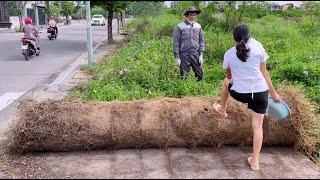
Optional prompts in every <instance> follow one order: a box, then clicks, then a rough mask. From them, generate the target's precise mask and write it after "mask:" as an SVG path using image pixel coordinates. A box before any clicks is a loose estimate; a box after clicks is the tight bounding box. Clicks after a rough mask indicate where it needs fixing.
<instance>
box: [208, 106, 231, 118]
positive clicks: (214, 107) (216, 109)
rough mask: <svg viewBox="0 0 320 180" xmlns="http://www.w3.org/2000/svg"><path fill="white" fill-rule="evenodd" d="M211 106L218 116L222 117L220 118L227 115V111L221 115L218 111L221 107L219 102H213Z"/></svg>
mask: <svg viewBox="0 0 320 180" xmlns="http://www.w3.org/2000/svg"><path fill="white" fill-rule="evenodd" d="M212 107H213V109H214V110H215V111H216V112H217V113H218V115H219V117H222V118H226V117H228V114H227V113H226V114H224V115H222V114H221V113H220V111H219V109H220V107H221V105H220V104H218V103H214V104H213V105H212Z"/></svg>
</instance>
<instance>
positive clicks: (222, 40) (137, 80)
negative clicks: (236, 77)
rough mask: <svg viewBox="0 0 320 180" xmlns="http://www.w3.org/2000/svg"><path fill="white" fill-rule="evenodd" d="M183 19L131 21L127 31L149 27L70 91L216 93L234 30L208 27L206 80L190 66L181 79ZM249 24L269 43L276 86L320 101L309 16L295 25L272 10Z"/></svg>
mask: <svg viewBox="0 0 320 180" xmlns="http://www.w3.org/2000/svg"><path fill="white" fill-rule="evenodd" d="M180 21H181V19H179V17H178V16H175V15H170V14H165V15H162V16H157V17H149V18H147V19H136V20H133V21H132V22H131V23H129V24H127V25H126V27H125V28H126V29H128V30H130V29H135V28H136V27H137V26H139V27H144V29H143V30H139V31H138V33H134V34H135V37H134V39H133V40H132V41H131V42H129V43H127V44H125V45H124V46H123V47H122V48H121V49H120V50H119V51H118V52H116V53H115V54H114V55H113V56H112V57H111V58H110V59H109V61H105V62H102V63H98V64H95V65H94V68H93V73H94V74H95V75H96V76H95V78H94V79H92V80H90V81H89V82H88V83H87V84H86V85H85V87H82V88H80V89H77V90H74V91H73V92H72V93H71V95H72V96H76V97H80V98H82V99H87V100H102V101H111V100H116V99H117V100H134V99H149V98H154V97H158V96H167V97H185V96H217V95H218V94H219V87H220V84H221V82H222V79H223V77H224V75H223V70H222V68H221V63H222V60H223V55H224V53H225V51H226V50H228V49H229V48H231V47H232V45H233V39H232V34H231V33H226V32H224V31H223V30H221V28H219V27H209V28H208V29H206V30H205V41H206V52H205V56H204V61H205V62H204V66H203V69H204V74H205V80H204V81H202V82H196V78H195V77H194V74H193V72H192V70H191V71H190V76H189V78H188V79H187V80H185V81H181V80H180V79H179V68H178V67H177V66H175V63H174V57H173V53H172V39H171V36H172V31H173V28H174V26H175V25H176V24H178V23H179V22H180ZM141 24H144V26H141ZM248 25H249V27H250V29H251V31H252V36H253V37H254V38H256V39H257V40H258V41H260V42H261V43H262V44H263V45H264V47H265V49H266V51H267V52H268V54H269V56H270V59H269V60H268V67H269V68H270V74H271V77H272V80H273V82H274V84H275V86H278V85H279V84H281V83H283V82H286V83H287V84H290V85H295V86H297V87H301V88H303V89H305V90H307V91H306V92H307V97H309V99H310V100H312V101H314V102H317V103H320V88H319V87H320V72H319V71H320V43H319V42H320V36H319V34H317V33H318V30H317V28H315V27H314V26H312V24H311V22H310V21H309V20H308V19H307V18H304V20H303V21H302V23H301V24H292V23H291V24H290V23H287V22H285V21H284V19H283V18H279V17H277V16H273V15H268V16H265V17H264V18H261V19H255V20H253V21H251V22H249V23H248ZM122 72H123V74H121V73H122ZM306 72H307V73H308V75H306V74H305V73H306Z"/></svg>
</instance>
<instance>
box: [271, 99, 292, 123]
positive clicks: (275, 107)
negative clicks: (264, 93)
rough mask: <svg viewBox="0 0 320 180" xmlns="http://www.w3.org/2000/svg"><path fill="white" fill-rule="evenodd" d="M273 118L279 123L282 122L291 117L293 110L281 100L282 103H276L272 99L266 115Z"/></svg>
mask: <svg viewBox="0 0 320 180" xmlns="http://www.w3.org/2000/svg"><path fill="white" fill-rule="evenodd" d="M265 115H267V116H271V117H273V118H274V119H275V120H277V121H282V120H284V119H286V118H288V117H290V116H291V110H290V108H289V106H288V105H287V104H286V103H285V102H283V101H282V100H281V102H279V103H277V102H275V101H274V100H273V99H272V98H271V97H269V100H268V107H267V111H266V114H265Z"/></svg>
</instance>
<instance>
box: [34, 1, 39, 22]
mask: <svg viewBox="0 0 320 180" xmlns="http://www.w3.org/2000/svg"><path fill="white" fill-rule="evenodd" d="M34 20H35V26H39V14H38V1H35V4H34Z"/></svg>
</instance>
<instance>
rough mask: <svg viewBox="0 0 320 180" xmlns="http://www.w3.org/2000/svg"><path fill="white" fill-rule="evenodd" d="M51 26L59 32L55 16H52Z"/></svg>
mask: <svg viewBox="0 0 320 180" xmlns="http://www.w3.org/2000/svg"><path fill="white" fill-rule="evenodd" d="M49 26H50V27H52V28H53V29H54V30H55V31H56V34H58V27H57V22H56V21H55V20H54V18H53V17H50V21H49Z"/></svg>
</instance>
